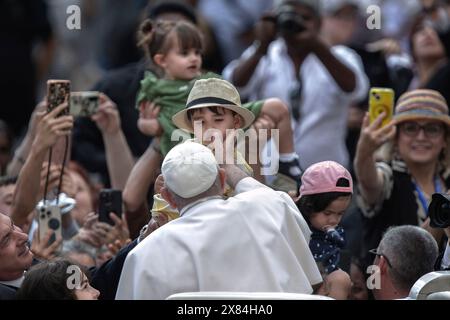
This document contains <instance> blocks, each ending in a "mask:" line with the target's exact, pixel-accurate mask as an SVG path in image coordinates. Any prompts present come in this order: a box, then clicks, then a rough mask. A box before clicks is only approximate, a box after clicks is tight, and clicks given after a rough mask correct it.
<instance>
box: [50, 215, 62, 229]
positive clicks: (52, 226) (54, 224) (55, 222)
mask: <svg viewBox="0 0 450 320" xmlns="http://www.w3.org/2000/svg"><path fill="white" fill-rule="evenodd" d="M59 226H60V223H59V221H58V220H57V219H55V218H52V219H50V220H49V221H48V227H49V228H50V229H52V230H57V229H58V228H59Z"/></svg>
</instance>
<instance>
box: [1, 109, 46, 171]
mask: <svg viewBox="0 0 450 320" xmlns="http://www.w3.org/2000/svg"><path fill="white" fill-rule="evenodd" d="M46 107H47V105H46V103H45V101H41V102H39V103H38V105H37V106H36V108H35V109H34V111H33V114H32V115H31V119H30V122H29V124H28V130H27V133H26V135H25V137H24V138H23V140H22V142H21V143H20V145H19V147H17V149H16V151H15V153H14V158H13V159H12V161H11V162H10V164H9V165H8V168H7V173H8V175H9V176H11V177H14V176H17V175H19V172H20V170H21V169H22V167H23V165H24V164H25V160H26V159H27V157H28V154H29V153H30V150H31V145H32V144H33V140H34V137H35V136H36V126H37V122H38V119H37V118H38V114H39V112H41V113H42V112H45V109H46Z"/></svg>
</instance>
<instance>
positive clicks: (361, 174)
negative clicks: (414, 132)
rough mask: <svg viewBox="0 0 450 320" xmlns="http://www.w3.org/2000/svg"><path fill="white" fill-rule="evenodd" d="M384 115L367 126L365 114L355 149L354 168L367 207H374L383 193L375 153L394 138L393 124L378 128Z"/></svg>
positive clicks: (367, 121)
mask: <svg viewBox="0 0 450 320" xmlns="http://www.w3.org/2000/svg"><path fill="white" fill-rule="evenodd" d="M383 116H384V113H383V114H381V115H379V116H378V118H377V119H376V120H375V121H374V122H373V123H372V124H369V115H368V114H366V116H365V117H364V120H363V125H362V128H361V135H360V137H359V141H358V145H357V148H356V155H355V161H354V167H355V172H356V177H357V179H358V182H359V185H360V190H361V193H362V196H363V198H364V200H365V201H366V203H367V204H368V205H374V204H375V203H376V201H377V200H378V199H379V198H380V195H381V192H382V191H383V189H382V188H383V183H384V181H383V179H384V178H383V174H382V173H381V171H380V170H378V169H377V168H376V162H375V151H376V150H377V149H378V148H379V147H380V146H381V145H382V144H384V143H385V142H387V141H389V140H391V139H392V138H394V136H395V133H396V128H395V125H394V123H392V122H391V123H390V124H388V125H387V126H385V127H383V128H380V125H381V121H382V119H383Z"/></svg>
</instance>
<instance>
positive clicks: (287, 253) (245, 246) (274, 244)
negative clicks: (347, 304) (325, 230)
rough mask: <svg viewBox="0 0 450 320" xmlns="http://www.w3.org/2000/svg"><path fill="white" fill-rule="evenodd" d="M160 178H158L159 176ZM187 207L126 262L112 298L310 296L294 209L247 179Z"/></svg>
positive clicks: (310, 277)
mask: <svg viewBox="0 0 450 320" xmlns="http://www.w3.org/2000/svg"><path fill="white" fill-rule="evenodd" d="M163 174H164V172H163ZM235 193H236V195H235V196H233V197H230V198H228V199H226V200H224V199H223V198H221V197H219V196H217V197H208V198H204V199H201V200H199V201H196V202H194V203H191V204H189V205H188V206H186V207H184V208H182V210H181V211H180V215H181V216H180V218H178V219H175V220H173V221H171V222H169V223H167V224H166V225H164V226H162V227H161V228H159V229H157V230H156V231H154V232H153V233H152V234H150V235H149V236H148V237H147V238H145V239H144V240H143V241H142V242H141V243H140V244H139V245H137V246H136V248H135V249H133V250H132V251H131V252H130V253H129V254H128V256H127V258H126V261H125V264H124V267H123V271H122V274H121V277H120V282H119V286H118V290H117V294H116V299H166V298H167V297H169V296H170V295H172V294H175V293H181V292H198V291H240V292H289V293H312V292H313V288H312V286H313V285H315V284H319V283H320V282H322V277H321V275H320V273H319V270H318V268H317V265H316V263H315V261H314V258H313V256H312V254H311V251H310V249H309V246H308V243H309V240H310V230H309V227H308V225H307V224H306V222H305V220H304V219H303V217H302V216H301V214H300V212H299V211H298V209H297V207H296V205H295V203H294V202H293V201H292V199H291V198H290V197H289V195H287V194H286V193H284V192H279V191H274V190H272V189H270V188H268V187H267V186H265V185H263V184H261V183H259V182H257V181H256V180H255V179H253V178H251V177H247V178H244V179H241V180H240V181H239V182H238V183H237V184H236V186H235Z"/></svg>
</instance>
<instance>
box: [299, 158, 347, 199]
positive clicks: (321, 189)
mask: <svg viewBox="0 0 450 320" xmlns="http://www.w3.org/2000/svg"><path fill="white" fill-rule="evenodd" d="M340 178H344V179H347V180H348V181H349V186H348V187H338V186H337V182H338V180H339V179H340ZM326 192H348V193H353V180H352V176H351V174H350V172H348V170H347V169H345V168H344V167H343V166H342V165H340V164H339V163H337V162H334V161H323V162H318V163H315V164H313V165H311V166H310V167H309V168H308V169H306V170H305V172H304V173H303V176H302V186H301V187H300V197H301V196H306V195H308V194H318V193H326Z"/></svg>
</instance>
